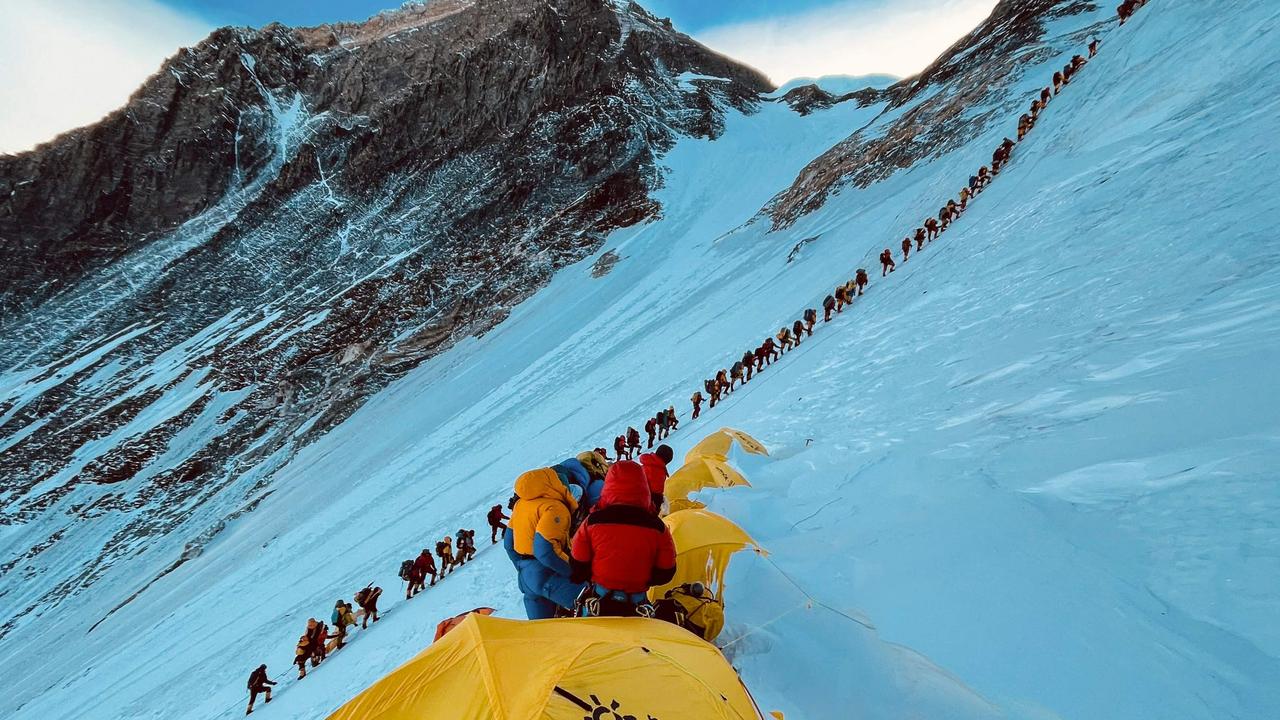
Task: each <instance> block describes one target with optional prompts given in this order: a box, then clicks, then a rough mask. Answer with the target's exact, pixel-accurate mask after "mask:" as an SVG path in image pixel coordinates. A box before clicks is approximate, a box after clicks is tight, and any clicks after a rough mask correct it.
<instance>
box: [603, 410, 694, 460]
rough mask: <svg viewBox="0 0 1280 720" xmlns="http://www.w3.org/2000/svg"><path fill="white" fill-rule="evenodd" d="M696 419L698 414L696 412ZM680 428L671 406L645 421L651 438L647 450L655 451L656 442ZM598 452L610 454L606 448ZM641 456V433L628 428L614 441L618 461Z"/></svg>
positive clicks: (615, 455)
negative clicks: (654, 443)
mask: <svg viewBox="0 0 1280 720" xmlns="http://www.w3.org/2000/svg"><path fill="white" fill-rule="evenodd" d="M693 416H694V417H695V418H697V417H698V414H697V413H696V412H695V413H694V415H693ZM679 427H680V418H679V417H678V416H677V415H676V406H675V405H670V406H668V407H667V409H665V410H658V412H657V413H655V414H654V416H653V417H651V418H649V419H647V420H645V421H644V432H645V434H646V435H648V436H649V439H648V443H647V444H646V448H647V449H649V450H652V449H653V442H654V440H666V439H667V438H669V437H671V433H673V432H675V431H676V430H677V429H679ZM595 451H596V452H598V453H600V455H601V456H602V457H604V458H606V459H607V458H608V456H609V455H608V453H607V452H606V451H605V449H604V448H596V449H595ZM639 454H640V431H639V430H636V429H635V428H634V427H628V428H627V431H626V432H625V433H623V434H621V435H618V436H617V437H615V438H614V439H613V455H614V457H615V458H617V459H618V460H631V459H634V458H635V457H636V456H638V455H639Z"/></svg>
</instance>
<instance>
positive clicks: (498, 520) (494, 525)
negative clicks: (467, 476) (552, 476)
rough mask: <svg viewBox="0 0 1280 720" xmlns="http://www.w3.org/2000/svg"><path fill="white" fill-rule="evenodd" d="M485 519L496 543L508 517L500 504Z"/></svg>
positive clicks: (490, 509) (491, 509)
mask: <svg viewBox="0 0 1280 720" xmlns="http://www.w3.org/2000/svg"><path fill="white" fill-rule="evenodd" d="M618 437H619V438H621V437H622V436H621V435H619V436H618ZM487 519H488V521H489V530H490V532H489V539H490V540H492V541H493V544H495V545H497V544H498V531H499V530H501V531H502V536H503V537H506V536H507V526H506V524H505V523H503V522H502V521H503V520H508V519H510V518H508V517H507V516H506V514H505V513H503V512H502V506H501V505H494V506H493V507H491V508H489V515H488V518H487Z"/></svg>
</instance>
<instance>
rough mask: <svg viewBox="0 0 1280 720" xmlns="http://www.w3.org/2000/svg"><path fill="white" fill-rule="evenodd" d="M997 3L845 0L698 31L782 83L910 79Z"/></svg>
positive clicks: (717, 46) (704, 38)
mask: <svg viewBox="0 0 1280 720" xmlns="http://www.w3.org/2000/svg"><path fill="white" fill-rule="evenodd" d="M995 4H996V0H881V2H880V4H879V5H878V6H877V5H871V6H869V5H868V4H867V2H866V0H844V1H842V2H836V3H833V4H831V5H828V6H826V7H821V8H815V9H813V10H807V11H804V12H800V13H796V14H792V15H783V16H779V17H774V18H768V19H763V20H754V21H750V22H744V23H737V24H733V25H724V26H721V27H713V28H709V29H707V30H704V31H702V32H699V33H697V36H698V39H699V40H700V41H702V42H703V43H705V44H706V45H708V46H709V47H712V48H715V49H716V50H718V51H720V52H722V53H724V54H726V55H728V56H730V57H732V58H735V59H737V60H740V61H742V62H745V63H747V64H749V65H751V66H753V67H755V68H757V69H759V70H760V71H762V72H764V73H765V74H766V75H768V76H769V77H770V78H771V79H772V80H773V81H774V82H775V83H778V84H782V83H784V82H786V81H787V80H790V79H791V78H796V77H819V76H822V75H870V74H874V73H888V74H890V75H897V76H899V77H905V76H907V75H912V74H914V73H917V72H919V71H921V70H923V69H924V68H925V67H926V66H928V64H929V63H930V62H932V61H933V60H934V59H935V58H937V56H938V55H939V54H941V53H942V51H943V50H945V49H947V47H949V46H950V45H951V44H952V43H954V42H955V41H956V40H959V39H960V38H962V37H964V36H965V35H966V34H967V33H968V32H969V31H970V30H972V29H973V28H974V27H976V26H977V25H978V23H979V22H981V21H982V20H983V19H984V18H986V17H987V16H988V15H990V14H991V9H992V8H993V7H995Z"/></svg>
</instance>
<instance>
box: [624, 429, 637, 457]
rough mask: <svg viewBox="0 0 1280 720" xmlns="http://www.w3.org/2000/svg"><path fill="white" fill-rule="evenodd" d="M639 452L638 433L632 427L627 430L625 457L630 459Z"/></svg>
mask: <svg viewBox="0 0 1280 720" xmlns="http://www.w3.org/2000/svg"><path fill="white" fill-rule="evenodd" d="M638 452H640V431H639V430H636V429H635V428H633V427H628V428H627V457H631V456H633V455H635V454H636V453H638Z"/></svg>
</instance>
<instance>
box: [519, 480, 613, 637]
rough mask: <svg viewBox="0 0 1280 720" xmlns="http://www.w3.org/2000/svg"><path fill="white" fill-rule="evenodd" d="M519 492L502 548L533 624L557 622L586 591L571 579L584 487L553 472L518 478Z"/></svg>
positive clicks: (580, 584)
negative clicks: (574, 528)
mask: <svg viewBox="0 0 1280 720" xmlns="http://www.w3.org/2000/svg"><path fill="white" fill-rule="evenodd" d="M622 462H629V461H622ZM617 464H621V463H615V465H617ZM515 490H516V496H517V497H518V498H519V500H517V501H516V504H515V507H514V508H512V510H511V521H510V522H509V523H508V525H507V528H508V531H509V532H507V536H506V538H504V540H503V547H504V548H505V549H506V551H507V556H508V557H510V558H511V562H512V564H513V565H515V567H516V583H517V585H518V586H519V588H520V592H521V594H523V595H524V607H525V613H526V614H527V615H528V616H529V619H530V620H541V619H545V618H550V617H554V616H555V615H556V608H557V607H560V608H565V609H571V608H573V606H574V603H575V601H576V600H577V598H578V593H580V592H581V591H582V583H575V582H573V581H571V580H570V579H569V574H570V567H569V533H570V532H571V524H572V522H573V516H574V513H575V512H577V510H578V498H579V497H581V493H582V488H581V486H580V485H578V484H577V483H574V482H566V481H565V480H564V479H562V477H561V475H560V473H558V472H556V470H555V469H554V468H538V469H537V470H530V471H528V472H526V473H523V474H522V475H520V477H518V478H516V487H515ZM575 491H576V493H577V494H576V495H575Z"/></svg>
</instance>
